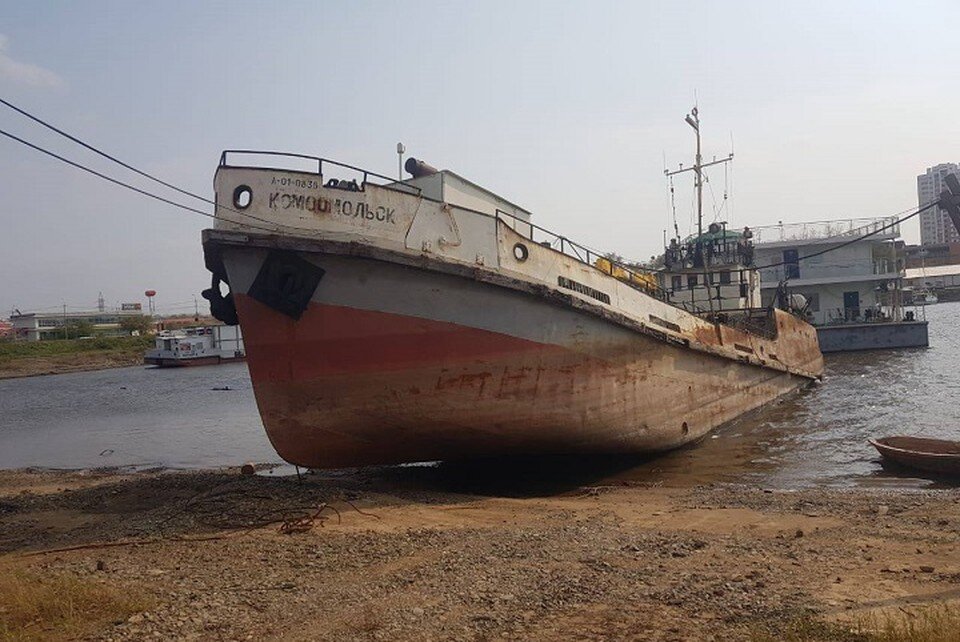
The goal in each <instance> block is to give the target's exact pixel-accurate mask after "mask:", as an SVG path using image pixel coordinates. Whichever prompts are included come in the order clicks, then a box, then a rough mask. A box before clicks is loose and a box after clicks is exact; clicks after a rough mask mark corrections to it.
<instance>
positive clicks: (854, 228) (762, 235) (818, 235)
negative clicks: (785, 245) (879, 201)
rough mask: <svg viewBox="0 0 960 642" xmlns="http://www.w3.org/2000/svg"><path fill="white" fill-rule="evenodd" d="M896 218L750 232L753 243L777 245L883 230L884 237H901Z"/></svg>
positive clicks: (788, 225)
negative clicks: (786, 242) (785, 242)
mask: <svg viewBox="0 0 960 642" xmlns="http://www.w3.org/2000/svg"><path fill="white" fill-rule="evenodd" d="M896 221H897V217H896V216H884V217H880V218H876V217H868V218H849V219H842V220H835V221H812V222H809V223H786V224H780V225H763V226H761V227H755V228H752V229H753V242H754V243H755V244H759V243H778V242H780V241H812V240H822V239H831V238H839V239H845V238H846V237H855V236H862V235H864V234H869V233H870V232H877V231H879V230H881V229H883V228H885V227H887V226H890V227H887V229H884V230H883V235H884V236H890V237H897V236H900V225H899V224H896V225H892V224H893V223H896Z"/></svg>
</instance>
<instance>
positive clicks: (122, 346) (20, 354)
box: [0, 336, 154, 363]
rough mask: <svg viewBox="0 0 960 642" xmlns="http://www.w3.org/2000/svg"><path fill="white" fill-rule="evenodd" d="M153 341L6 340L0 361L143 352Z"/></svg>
mask: <svg viewBox="0 0 960 642" xmlns="http://www.w3.org/2000/svg"><path fill="white" fill-rule="evenodd" d="M153 343H154V341H153V337H152V336H139V337H96V338H93V339H51V340H47V341H14V342H4V343H0V363H3V362H9V361H14V360H17V359H26V358H30V357H52V356H57V355H64V354H76V353H82V352H142V351H144V350H146V349H148V348H151V347H153Z"/></svg>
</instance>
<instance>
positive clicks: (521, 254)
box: [513, 243, 530, 263]
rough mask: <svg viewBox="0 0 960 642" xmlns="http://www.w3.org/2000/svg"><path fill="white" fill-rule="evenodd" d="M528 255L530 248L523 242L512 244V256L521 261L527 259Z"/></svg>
mask: <svg viewBox="0 0 960 642" xmlns="http://www.w3.org/2000/svg"><path fill="white" fill-rule="evenodd" d="M528 256H530V250H528V249H527V246H526V245H524V244H523V243H516V244H515V245H514V246H513V258H515V259H517V260H518V261H520V262H521V263H523V262H524V261H526V260H527V257H528Z"/></svg>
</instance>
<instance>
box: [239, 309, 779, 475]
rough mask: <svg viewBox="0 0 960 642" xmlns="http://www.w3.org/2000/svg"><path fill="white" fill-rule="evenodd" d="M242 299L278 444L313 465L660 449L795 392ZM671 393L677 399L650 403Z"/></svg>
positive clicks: (762, 382) (430, 326)
mask: <svg viewBox="0 0 960 642" xmlns="http://www.w3.org/2000/svg"><path fill="white" fill-rule="evenodd" d="M236 303H237V309H238V312H239V315H240V320H241V323H242V325H243V333H244V337H245V341H246V349H247V359H248V363H249V367H250V373H251V377H252V379H253V382H254V390H255V393H256V397H257V403H258V405H259V407H260V412H261V415H262V417H263V421H264V425H265V427H266V430H267V434H268V436H269V438H270V440H271V442H272V443H273V445H274V447H275V448H276V450H277V452H278V453H279V454H280V455H281V456H282V457H284V458H285V459H287V460H288V461H291V462H294V463H299V464H302V465H305V466H313V467H337V466H353V465H362V464H368V463H389V462H403V461H418V460H420V461H422V460H427V459H444V458H454V457H462V456H476V455H484V454H502V453H551V452H553V453H562V452H617V451H620V452H623V451H639V450H658V449H664V448H670V447H675V446H679V445H681V444H683V443H686V442H688V441H691V440H692V439H695V438H696V437H698V436H701V435H702V434H705V433H706V432H707V431H708V430H710V429H711V428H713V427H715V426H716V425H717V423H719V422H720V421H722V420H723V418H724V417H727V418H732V417H733V416H736V415H739V414H741V413H742V412H744V411H745V410H744V409H745V408H746V409H750V408H753V407H757V406H759V405H761V404H762V403H764V402H766V401H769V400H770V399H771V398H774V397H776V396H778V395H779V394H782V393H783V392H785V391H786V390H788V389H790V388H793V387H795V386H796V382H795V381H791V377H790V376H789V375H786V374H783V373H777V372H770V371H765V370H762V369H760V368H753V367H745V366H742V365H739V364H736V363H735V362H731V361H729V360H722V359H716V358H713V357H705V356H703V355H696V356H695V357H691V356H689V355H693V353H692V352H691V351H683V350H680V349H677V348H671V347H668V346H666V345H664V344H662V343H660V342H656V341H654V340H651V339H648V338H645V337H641V336H639V335H638V336H637V337H636V340H635V341H631V342H630V343H629V344H627V345H625V344H624V343H623V342H622V341H620V342H611V343H609V344H607V345H599V344H594V345H588V346H578V348H577V349H571V348H566V347H563V346H557V345H548V344H541V343H537V342H534V341H529V340H525V339H518V338H516V337H511V336H506V335H503V334H498V333H494V332H489V331H485V330H480V329H476V328H470V327H465V326H460V325H455V324H451V323H444V322H439V321H434V320H428V319H421V318H413V317H408V316H402V315H396V314H389V313H384V312H376V311H369V310H358V309H352V308H346V307H339V306H332V305H322V304H317V303H313V304H311V305H310V306H309V307H308V309H307V310H306V311H305V312H304V314H303V316H302V317H301V318H300V319H299V321H294V320H292V319H290V318H288V317H286V316H284V315H282V314H279V313H277V312H275V311H274V310H272V309H270V308H268V307H267V306H264V305H262V304H260V303H258V302H257V301H254V300H253V299H250V298H249V297H247V296H245V295H242V294H238V295H236ZM678 358H680V359H686V361H683V363H682V364H680V365H679V367H677V364H676V363H675V360H676V359H678ZM690 359H695V360H694V361H690ZM705 361H709V362H711V363H709V364H704V362H705ZM693 368H702V370H703V373H701V374H699V375H694V374H691V369H693ZM724 368H726V369H727V371H728V372H730V373H731V375H732V371H733V370H734V369H739V368H746V369H747V370H748V371H749V372H750V375H749V377H740V378H737V377H733V376H729V377H725V376H724V375H723V374H721V375H720V376H717V373H718V371H723V370H724ZM695 376H702V378H703V379H704V381H702V382H700V381H696V380H695V379H694V378H693V377H695ZM691 382H692V383H694V384H696V386H695V388H696V389H697V391H698V395H699V396H698V397H697V398H696V399H693V398H692V397H691V398H689V399H688V398H687V397H689V396H690V395H691V394H692V393H691V391H692V390H693V389H694V387H691V386H690V385H688V384H690V383H691ZM659 394H663V395H664V396H665V398H664V401H666V399H668V398H670V399H673V402H670V403H651V402H653V401H655V400H656V399H658V395H659ZM731 395H732V397H731Z"/></svg>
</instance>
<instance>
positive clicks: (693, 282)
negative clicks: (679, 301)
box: [687, 274, 697, 290]
mask: <svg viewBox="0 0 960 642" xmlns="http://www.w3.org/2000/svg"><path fill="white" fill-rule="evenodd" d="M687 287H688V288H690V289H691V290H692V289H693V288H695V287H697V275H696V274H691V275H689V276H687Z"/></svg>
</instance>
